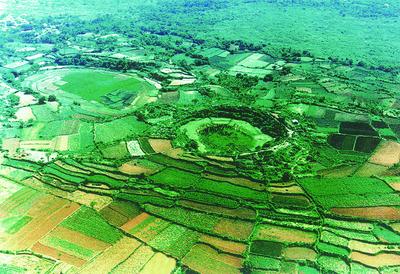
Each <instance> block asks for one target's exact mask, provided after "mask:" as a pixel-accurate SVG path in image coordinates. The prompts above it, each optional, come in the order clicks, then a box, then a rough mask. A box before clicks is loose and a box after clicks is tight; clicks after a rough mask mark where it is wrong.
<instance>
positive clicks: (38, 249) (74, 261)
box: [32, 243, 86, 267]
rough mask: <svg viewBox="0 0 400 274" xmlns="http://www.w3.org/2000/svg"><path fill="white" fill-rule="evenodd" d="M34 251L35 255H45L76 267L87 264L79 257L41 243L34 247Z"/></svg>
mask: <svg viewBox="0 0 400 274" xmlns="http://www.w3.org/2000/svg"><path fill="white" fill-rule="evenodd" d="M32 251H33V252H35V253H39V254H43V255H46V256H49V257H51V258H54V259H56V260H60V261H62V262H65V263H67V264H71V265H73V266H76V267H80V266H82V265H84V264H85V263H86V261H85V260H83V259H80V258H78V257H75V256H72V255H69V254H67V253H65V252H62V251H60V250H57V249H54V248H52V247H48V246H45V245H42V244H41V243H36V244H35V245H34V246H33V247H32Z"/></svg>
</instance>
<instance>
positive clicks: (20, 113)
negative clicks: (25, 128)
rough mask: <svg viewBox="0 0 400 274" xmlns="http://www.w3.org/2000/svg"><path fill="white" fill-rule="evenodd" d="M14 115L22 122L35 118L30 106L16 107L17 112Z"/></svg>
mask: <svg viewBox="0 0 400 274" xmlns="http://www.w3.org/2000/svg"><path fill="white" fill-rule="evenodd" d="M15 117H16V118H17V120H18V121H22V122H28V121H29V120H35V119H36V117H35V115H34V114H33V112H32V109H31V108H30V107H22V108H20V109H18V110H17V112H16V113H15Z"/></svg>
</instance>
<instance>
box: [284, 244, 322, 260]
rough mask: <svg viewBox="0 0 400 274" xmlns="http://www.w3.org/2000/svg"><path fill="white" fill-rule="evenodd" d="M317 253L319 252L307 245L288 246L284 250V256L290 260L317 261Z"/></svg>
mask: <svg viewBox="0 0 400 274" xmlns="http://www.w3.org/2000/svg"><path fill="white" fill-rule="evenodd" d="M317 255H318V254H317V252H315V251H314V250H312V249H311V248H307V247H298V246H294V247H287V248H285V250H284V251H283V256H284V257H285V258H286V259H289V260H309V261H315V260H316V259H317Z"/></svg>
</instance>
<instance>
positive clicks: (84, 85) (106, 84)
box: [56, 69, 153, 102]
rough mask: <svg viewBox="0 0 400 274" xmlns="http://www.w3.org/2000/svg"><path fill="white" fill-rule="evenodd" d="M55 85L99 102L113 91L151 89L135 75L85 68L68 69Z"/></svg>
mask: <svg viewBox="0 0 400 274" xmlns="http://www.w3.org/2000/svg"><path fill="white" fill-rule="evenodd" d="M63 82H66V83H63ZM56 85H57V86H58V87H59V88H60V89H62V90H63V91H66V92H69V93H72V94H75V95H79V96H81V97H82V98H84V99H86V100H94V101H99V102H101V97H102V96H104V95H107V94H109V93H112V92H115V91H132V92H140V91H146V90H150V89H153V87H152V86H151V85H150V84H148V83H147V82H145V81H142V80H140V79H139V78H137V77H133V76H130V75H125V74H118V73H113V72H107V71H99V70H87V69H79V70H68V71H67V73H65V74H64V75H63V76H62V77H61V81H60V82H58V83H56Z"/></svg>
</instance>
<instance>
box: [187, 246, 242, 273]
mask: <svg viewBox="0 0 400 274" xmlns="http://www.w3.org/2000/svg"><path fill="white" fill-rule="evenodd" d="M182 262H183V263H184V264H185V265H187V266H189V267H190V268H191V269H194V270H195V271H198V272H200V273H240V270H239V269H240V268H241V266H242V260H241V259H240V258H238V257H235V256H232V255H228V254H224V253H218V252H217V250H215V249H213V248H211V247H209V246H207V245H204V244H197V245H195V246H194V247H193V248H192V249H191V250H190V252H189V253H188V254H187V255H186V256H185V257H184V258H183V260H182Z"/></svg>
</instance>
